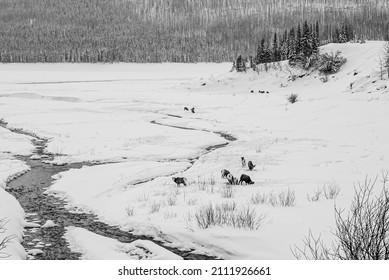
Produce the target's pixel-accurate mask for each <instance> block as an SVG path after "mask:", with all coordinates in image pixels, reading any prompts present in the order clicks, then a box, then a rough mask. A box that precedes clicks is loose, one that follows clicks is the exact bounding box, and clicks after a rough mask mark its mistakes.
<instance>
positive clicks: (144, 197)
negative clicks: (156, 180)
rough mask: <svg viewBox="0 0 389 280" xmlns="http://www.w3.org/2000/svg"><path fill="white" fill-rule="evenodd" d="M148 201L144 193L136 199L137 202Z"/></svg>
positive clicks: (147, 196)
mask: <svg viewBox="0 0 389 280" xmlns="http://www.w3.org/2000/svg"><path fill="white" fill-rule="evenodd" d="M148 200H149V195H146V194H145V193H143V194H142V195H140V196H138V199H137V201H138V202H145V201H148Z"/></svg>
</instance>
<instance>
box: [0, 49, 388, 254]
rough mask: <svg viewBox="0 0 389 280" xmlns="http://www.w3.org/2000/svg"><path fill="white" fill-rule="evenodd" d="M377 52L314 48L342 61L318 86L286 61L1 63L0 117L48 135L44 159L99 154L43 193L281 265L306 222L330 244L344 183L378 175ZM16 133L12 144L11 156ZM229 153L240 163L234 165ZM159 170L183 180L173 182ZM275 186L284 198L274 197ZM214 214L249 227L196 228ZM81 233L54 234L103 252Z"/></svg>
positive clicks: (383, 84)
mask: <svg viewBox="0 0 389 280" xmlns="http://www.w3.org/2000/svg"><path fill="white" fill-rule="evenodd" d="M382 46H383V43H382V42H367V43H366V44H353V43H348V44H330V45H327V46H324V47H322V49H321V51H326V52H331V51H337V50H340V51H341V52H342V55H343V56H344V57H346V58H347V60H348V62H347V63H346V64H345V65H344V66H343V68H342V69H341V70H340V72H339V73H337V74H334V75H331V76H329V77H328V81H327V82H326V83H323V82H322V81H321V79H320V78H321V77H320V75H319V74H318V73H316V72H308V73H306V72H303V71H301V70H296V69H292V68H289V67H288V66H287V64H286V63H281V64H280V65H278V66H277V67H274V68H277V69H273V68H272V69H270V70H269V71H268V72H260V73H259V74H258V73H255V72H252V71H248V72H247V73H236V72H229V70H230V69H231V64H227V63H225V64H196V65H179V64H161V65H123V64H119V65H1V67H0V118H3V119H4V120H5V121H7V122H8V123H9V126H10V127H14V128H23V129H24V130H27V131H31V132H33V133H35V134H37V135H38V136H40V137H44V138H49V145H48V147H47V150H48V151H49V152H51V153H54V154H56V155H57V156H56V158H55V159H54V162H56V163H67V162H78V161H88V160H94V161H103V162H107V164H104V165H100V166H93V167H85V168H82V169H79V170H70V171H67V172H63V173H60V174H58V175H57V176H56V177H55V179H56V182H55V183H54V184H53V186H52V187H50V188H49V189H48V190H47V191H46V193H48V194H52V195H58V196H59V197H61V198H64V199H66V201H67V202H68V208H69V209H74V208H77V209H78V210H80V209H85V211H88V212H93V213H95V214H96V215H97V216H98V217H99V219H101V220H102V221H104V222H106V223H109V224H114V225H119V226H120V227H121V228H122V229H124V230H131V231H134V232H135V233H137V234H144V235H149V236H153V237H155V238H156V239H158V240H162V241H165V242H166V243H168V244H169V246H174V247H178V248H182V249H194V250H196V252H199V253H203V254H210V255H213V256H217V257H221V258H225V259H293V258H294V256H293V254H292V253H291V250H290V247H293V246H294V245H295V244H296V245H298V246H301V244H302V240H303V238H304V237H305V236H306V235H307V234H308V232H309V230H311V231H312V232H313V234H314V235H319V234H321V236H322V238H323V240H325V242H326V243H330V242H331V240H332V238H333V236H332V234H331V231H332V230H333V229H334V204H336V205H337V207H340V208H346V209H347V207H348V205H349V203H350V202H351V199H352V197H353V192H354V189H353V185H354V184H356V183H358V181H362V180H364V179H365V177H366V176H369V177H371V178H374V177H375V176H377V175H378V174H379V173H380V172H381V171H383V170H387V169H389V154H388V152H387V151H388V148H387V146H388V144H389V129H388V128H387V127H388V126H387V124H386V121H387V120H388V118H389V110H388V105H389V89H388V86H389V81H388V77H387V75H386V76H385V80H380V78H379V63H378V56H379V53H380V50H381V48H382ZM292 75H295V77H297V78H296V79H295V80H293V79H291V76H292ZM261 92H262V93H261ZM290 94H297V95H298V101H297V102H296V103H294V104H291V103H289V102H288V100H287V97H288V96H289V95H290ZM184 107H188V108H189V109H190V108H192V107H193V108H195V113H191V112H190V111H184ZM0 129H1V127H0ZM0 132H1V131H0ZM220 133H224V134H223V135H224V137H221V136H220V135H221V134H220ZM226 134H228V135H231V136H233V137H235V138H236V141H230V140H233V138H232V137H228V136H226ZM12 137H16V136H12ZM0 141H2V140H0ZM23 141H24V140H22V139H18V140H17V141H16V140H15V141H14V143H15V145H16V143H18V144H17V145H18V147H19V146H20V148H19V149H20V150H22V151H23V152H25V151H28V149H29V147H28V146H25V144H23V143H24V142H23ZM226 143H228V145H225V146H224V145H222V146H220V145H221V144H226ZM215 145H216V146H215ZM218 145H219V146H218ZM9 146H10V145H9V142H6V144H5V146H3V145H2V146H0V155H2V156H3V157H5V156H7V157H8V158H6V159H5V160H7V162H11V160H12V156H11V155H6V154H5V153H3V152H10V153H11V154H15V153H18V152H16V151H12V150H10V149H11V148H9ZM4 147H6V148H4ZM11 147H12V145H11ZM30 149H31V147H30ZM242 156H244V157H245V158H246V160H247V161H249V160H250V161H252V162H253V163H254V164H256V167H255V168H254V170H252V171H250V170H248V169H247V167H242V165H241V161H240V159H241V157H242ZM108 162H115V163H108ZM222 169H228V170H229V171H230V172H231V173H232V174H233V175H234V176H236V177H239V176H240V175H241V174H247V175H249V176H250V177H251V179H252V180H253V181H254V182H255V184H253V185H239V186H233V187H232V189H230V188H228V187H226V184H225V183H226V179H223V178H221V176H220V171H221V170H222ZM173 174H174V175H173ZM7 176H8V175H7ZM172 176H184V177H186V178H187V179H188V181H189V185H188V186H186V187H183V186H180V187H177V186H176V184H175V183H174V182H173V181H172V179H171V177H172ZM3 181H4V180H3ZM324 186H325V187H326V189H327V190H328V189H329V188H333V189H339V190H340V192H339V194H338V196H337V197H336V198H335V199H326V198H325V197H324V195H322V196H321V197H320V198H319V199H318V200H317V201H314V200H315V199H313V196H314V194H315V192H316V191H317V190H318V189H321V190H322V189H323V187H324ZM377 187H380V186H379V184H378V185H377ZM0 191H2V190H1V189H0ZM288 191H289V193H293V194H294V195H295V203H294V204H293V205H291V206H289V207H284V206H282V205H276V204H277V203H276V202H275V200H277V199H278V198H279V197H280V194H282V193H284V194H285V193H287V192H288ZM0 194H1V193H0ZM281 196H282V195H281ZM264 201H266V202H267V203H266V202H264ZM272 204H273V205H272ZM0 205H1V204H0ZM217 208H218V209H224V210H223V211H224V213H227V215H230V216H231V215H236V216H237V215H239V214H242V213H251V214H252V215H253V216H255V217H256V219H258V222H259V221H260V223H258V224H256V226H254V228H252V229H248V228H247V227H246V228H245V227H243V228H239V227H233V226H232V225H231V224H229V225H214V226H210V227H208V228H202V227H201V226H199V223H198V219H199V217H201V215H202V213H204V212H202V211H205V210H207V209H208V210H209V209H213V210H215V211H216V209H217ZM4 215H7V214H4V213H3V212H2V211H1V208H0V218H1V217H2V216H4ZM54 222H56V221H54ZM78 232H81V233H82V234H81V236H80V238H77V233H78ZM89 235H90V236H93V234H92V233H87V232H85V231H84V230H78V229H77V230H75V229H74V228H72V229H70V230H69V234H67V238H68V239H69V241H70V243H71V244H72V247H74V249H75V250H77V251H80V252H89V253H85V254H86V255H85V256H84V257H85V258H93V256H94V257H95V258H104V255H100V256H97V255H96V254H97V253H96V252H94V251H93V252H92V251H91V250H92V249H93V248H92V247H93V246H92V247H91V245H90V244H89V243H90V242H89V241H88V238H84V236H89ZM81 237H82V238H81ZM0 238H1V236H0ZM93 238H95V239H93V240H100V239H99V237H96V236H94V237H93ZM83 240H84V241H85V240H87V241H88V244H84V243H83ZM101 240H102V239H101ZM85 242H86V241H85ZM96 242H98V241H96ZM112 242H113V243H112ZM98 243H99V244H98V245H97V244H96V246H105V244H108V245H107V246H110V248H112V247H115V246H113V245H112V244H116V243H115V242H114V241H104V242H98ZM116 245H117V244H116ZM77 246H78V249H77V248H76V247H77ZM117 246H119V245H117ZM117 246H116V247H117ZM120 246H121V245H120ZM120 246H119V247H120ZM107 250H109V248H108V247H107V248H105V249H104V250H101V252H107ZM107 254H108V253H107ZM109 255H110V256H115V255H116V254H114V253H113V254H109ZM166 256H167V255H166ZM106 258H109V257H108V255H107V256H106Z"/></svg>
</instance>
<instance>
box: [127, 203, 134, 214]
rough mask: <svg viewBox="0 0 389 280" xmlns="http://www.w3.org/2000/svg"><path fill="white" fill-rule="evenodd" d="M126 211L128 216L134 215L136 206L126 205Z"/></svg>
mask: <svg viewBox="0 0 389 280" xmlns="http://www.w3.org/2000/svg"><path fill="white" fill-rule="evenodd" d="M126 213H127V215H128V216H130V217H131V216H134V213H135V212H134V206H130V205H127V207H126Z"/></svg>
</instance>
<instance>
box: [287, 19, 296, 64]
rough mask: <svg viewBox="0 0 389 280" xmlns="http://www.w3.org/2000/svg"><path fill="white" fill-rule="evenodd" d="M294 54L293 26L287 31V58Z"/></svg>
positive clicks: (294, 33) (292, 56)
mask: <svg viewBox="0 0 389 280" xmlns="http://www.w3.org/2000/svg"><path fill="white" fill-rule="evenodd" d="M295 56H296V32H295V30H294V27H292V28H291V29H290V31H289V37H288V59H293V58H294V57H295Z"/></svg>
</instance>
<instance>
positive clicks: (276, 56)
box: [271, 33, 281, 62]
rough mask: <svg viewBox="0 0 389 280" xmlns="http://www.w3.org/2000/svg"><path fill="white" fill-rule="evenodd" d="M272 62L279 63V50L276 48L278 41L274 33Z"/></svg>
mask: <svg viewBox="0 0 389 280" xmlns="http://www.w3.org/2000/svg"><path fill="white" fill-rule="evenodd" d="M271 59H272V62H276V61H280V60H281V57H280V49H279V46H278V39H277V33H274V36H273V49H272V57H271Z"/></svg>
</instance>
